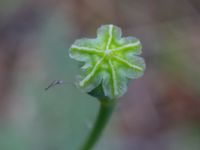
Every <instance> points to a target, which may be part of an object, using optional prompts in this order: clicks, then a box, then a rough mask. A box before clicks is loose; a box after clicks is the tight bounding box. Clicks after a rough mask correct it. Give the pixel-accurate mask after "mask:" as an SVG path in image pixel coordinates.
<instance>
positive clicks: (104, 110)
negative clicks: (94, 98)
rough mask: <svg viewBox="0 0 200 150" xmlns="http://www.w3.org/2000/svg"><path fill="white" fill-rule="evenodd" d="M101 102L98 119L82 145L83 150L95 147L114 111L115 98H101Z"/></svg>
mask: <svg viewBox="0 0 200 150" xmlns="http://www.w3.org/2000/svg"><path fill="white" fill-rule="evenodd" d="M99 102H100V109H99V114H98V116H97V118H96V121H95V123H94V126H93V128H92V130H91V132H90V134H89V136H88V138H87V139H86V141H85V143H84V145H83V147H81V150H91V149H92V148H93V146H94V145H95V144H96V142H97V141H98V139H99V137H100V136H101V133H102V131H103V130H104V128H105V126H106V124H107V123H108V121H109V119H110V116H111V114H112V112H113V109H114V106H115V100H110V99H100V100H99Z"/></svg>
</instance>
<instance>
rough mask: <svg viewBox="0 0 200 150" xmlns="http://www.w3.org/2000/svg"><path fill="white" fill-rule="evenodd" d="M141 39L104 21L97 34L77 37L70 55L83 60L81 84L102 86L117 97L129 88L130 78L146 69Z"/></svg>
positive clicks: (105, 92)
mask: <svg viewBox="0 0 200 150" xmlns="http://www.w3.org/2000/svg"><path fill="white" fill-rule="evenodd" d="M141 48H142V46H141V43H140V41H139V40H138V39H136V38H134V37H121V29H120V28H119V27H117V26H114V25H102V26H101V27H100V28H99V29H98V31H97V38H95V39H88V38H83V39H79V40H76V41H75V42H74V44H73V45H72V46H71V48H70V57H71V58H73V59H75V60H77V61H80V62H84V65H83V66H82V67H81V69H82V72H81V76H80V78H79V81H78V86H79V87H80V88H81V89H83V90H84V91H86V92H91V91H92V90H93V89H95V88H96V87H98V86H99V85H101V86H102V89H103V92H104V96H106V97H109V98H110V99H115V98H118V97H120V96H122V95H123V94H124V93H125V92H126V91H127V83H128V80H129V79H135V78H138V77H140V76H142V75H143V72H144V69H145V63H144V60H143V59H142V58H141V57H139V56H138V55H140V54H141Z"/></svg>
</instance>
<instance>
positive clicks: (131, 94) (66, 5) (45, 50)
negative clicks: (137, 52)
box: [0, 0, 200, 150]
mask: <svg viewBox="0 0 200 150" xmlns="http://www.w3.org/2000/svg"><path fill="white" fill-rule="evenodd" d="M110 23H112V24H115V25H118V26H120V27H121V28H122V31H123V36H135V37H137V38H139V39H140V40H141V42H142V44H143V54H142V56H143V57H144V58H145V61H146V64H147V67H146V71H145V74H144V76H143V77H142V78H140V79H138V80H134V81H131V82H130V84H129V90H128V92H127V93H126V94H125V95H124V96H123V97H122V98H121V99H120V100H119V103H118V106H117V108H116V111H115V113H114V115H113V117H112V120H111V121H110V122H109V124H108V126H107V128H106V130H105V132H104V134H103V136H102V138H101V140H100V141H99V142H98V144H97V145H96V147H95V148H94V149H95V150H199V149H200V69H199V64H200V50H199V48H200V1H199V0H14V1H12V0H1V1H0V149H1V150H78V148H79V146H80V145H81V144H82V142H83V141H84V138H85V137H86V135H87V134H88V132H89V131H90V129H91V126H92V124H93V122H94V119H95V116H96V115H97V112H98V101H97V100H95V99H94V98H92V97H90V96H89V95H87V94H85V93H83V92H81V91H80V90H79V89H76V88H75V87H74V86H72V85H70V84H69V85H62V86H58V87H55V88H51V89H49V90H48V91H46V92H45V91H44V89H45V88H46V87H47V86H48V85H49V84H50V83H51V82H52V81H53V80H57V79H62V80H65V81H69V82H74V81H75V79H76V75H77V74H78V72H79V71H78V64H77V62H75V61H73V60H71V59H70V58H69V56H68V49H69V47H70V45H71V44H72V43H73V42H74V40H75V39H78V38H82V37H88V38H94V37H95V36H96V30H97V28H98V27H99V26H100V25H102V24H110Z"/></svg>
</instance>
